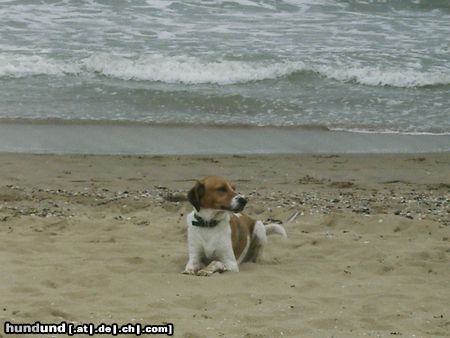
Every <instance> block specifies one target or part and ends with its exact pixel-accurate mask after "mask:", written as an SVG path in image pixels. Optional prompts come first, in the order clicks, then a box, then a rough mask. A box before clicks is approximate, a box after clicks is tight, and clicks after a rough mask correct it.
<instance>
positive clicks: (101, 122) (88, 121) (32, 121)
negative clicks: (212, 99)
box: [0, 117, 450, 136]
mask: <svg viewBox="0 0 450 338" xmlns="http://www.w3.org/2000/svg"><path fill="white" fill-rule="evenodd" d="M2 124H9V125H82V126H130V127H132V126H134V127H167V128H198V127H202V128H220V129H223V128H230V129H236V128H238V129H241V128H248V129H254V128H257V129H264V128H275V129H298V130H305V131H312V132H313V131H317V132H342V133H356V134H396V135H417V136H427V135H428V136H450V131H443V130H437V129H434V130H417V129H408V130H406V129H401V128H400V129H397V130H396V129H392V128H385V127H379V128H374V127H362V126H359V127H351V126H347V127H344V126H336V125H330V124H327V123H303V124H288V125H273V124H259V123H251V122H247V123H244V122H241V123H239V122H234V123H233V122H213V121H204V122H200V121H196V122H188V121H160V122H158V121H145V120H130V119H95V118H77V119H73V118H68V117H67V118H63V117H51V118H34V117H29V118H25V117H8V118H3V117H0V125H2Z"/></svg>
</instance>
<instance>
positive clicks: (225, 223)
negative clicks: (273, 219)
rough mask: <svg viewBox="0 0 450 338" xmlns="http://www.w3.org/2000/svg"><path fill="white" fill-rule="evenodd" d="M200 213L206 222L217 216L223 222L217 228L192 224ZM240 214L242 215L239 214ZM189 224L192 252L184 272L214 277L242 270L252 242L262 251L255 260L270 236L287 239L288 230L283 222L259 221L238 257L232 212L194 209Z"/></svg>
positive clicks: (189, 249) (189, 217) (216, 218)
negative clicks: (216, 272)
mask: <svg viewBox="0 0 450 338" xmlns="http://www.w3.org/2000/svg"><path fill="white" fill-rule="evenodd" d="M195 213H197V215H199V216H200V217H201V218H203V219H204V220H205V221H209V220H211V219H215V220H217V221H219V223H218V224H217V225H216V226H214V227H211V228H209V227H198V226H194V225H192V221H193V220H194V214H195ZM235 215H236V216H237V217H240V216H241V214H235ZM187 225H188V251H189V260H188V262H187V264H186V268H185V269H184V272H183V273H186V274H191V275H196V274H197V275H200V276H210V275H211V274H213V273H214V272H215V271H233V272H238V271H239V264H240V263H241V262H242V261H243V260H244V258H245V257H246V255H247V253H248V250H249V248H250V245H251V243H252V242H255V244H256V245H258V247H259V250H256V256H255V257H253V260H254V261H255V260H256V259H257V258H258V256H259V255H260V254H261V252H262V248H263V246H264V244H265V243H266V242H267V235H271V234H278V235H281V236H282V237H284V238H286V237H287V235H286V231H285V230H284V228H283V227H282V226H281V225H279V224H268V225H264V224H263V223H262V222H261V221H257V222H256V224H255V228H254V230H253V233H252V234H251V236H252V237H251V239H250V238H247V244H246V247H245V249H244V251H243V252H242V254H241V255H240V257H239V258H238V259H237V260H236V257H235V256H234V252H233V244H232V241H231V227H230V214H229V212H228V211H223V210H214V209H201V210H200V211H199V212H196V211H192V212H191V213H189V214H188V215H187ZM205 259H206V260H207V261H208V262H210V263H209V265H208V266H207V267H205V268H204V267H203V264H202V261H204V260H205Z"/></svg>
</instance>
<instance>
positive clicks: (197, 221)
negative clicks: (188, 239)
mask: <svg viewBox="0 0 450 338" xmlns="http://www.w3.org/2000/svg"><path fill="white" fill-rule="evenodd" d="M217 224H219V221H218V220H216V219H214V218H213V219H211V220H209V221H206V220H205V219H203V218H202V217H200V216H199V215H197V214H194V220H193V221H192V225H194V226H196V227H200V228H214V227H215V226H216V225H217Z"/></svg>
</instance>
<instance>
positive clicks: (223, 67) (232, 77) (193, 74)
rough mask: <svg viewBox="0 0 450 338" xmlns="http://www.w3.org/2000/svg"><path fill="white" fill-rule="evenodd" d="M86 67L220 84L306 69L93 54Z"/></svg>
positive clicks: (147, 77) (118, 73) (144, 78)
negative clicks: (135, 58)
mask: <svg viewBox="0 0 450 338" xmlns="http://www.w3.org/2000/svg"><path fill="white" fill-rule="evenodd" d="M83 64H84V66H85V68H86V69H87V70H88V71H91V72H96V73H100V74H102V75H106V76H110V77H114V78H119V79H123V80H138V81H158V82H165V83H182V84H204V83H212V84H221V85H227V84H236V83H246V82H254V81H261V80H267V79H276V78H279V77H283V76H286V75H289V74H292V73H293V72H296V71H299V70H302V69H305V65H304V63H303V62H275V63H264V62H245V61H229V60H220V61H202V60H200V59H198V58H194V57H165V56H160V55H156V56H146V57H141V58H139V59H137V60H130V59H127V58H117V57H111V56H108V55H94V56H91V57H89V58H87V59H85V60H83Z"/></svg>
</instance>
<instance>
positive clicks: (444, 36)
mask: <svg viewBox="0 0 450 338" xmlns="http://www.w3.org/2000/svg"><path fill="white" fill-rule="evenodd" d="M11 121H16V122H17V121H20V122H24V121H25V122H30V123H35V122H40V121H47V122H49V121H50V122H51V123H69V124H70V123H79V122H80V121H84V123H90V122H92V123H94V122H95V123H97V124H102V123H119V124H120V123H136V124H150V125H153V124H164V125H171V126H183V125H193V126H199V125H200V126H208V125H220V126H234V125H239V126H240V125H244V126H245V125H248V126H266V127H267V126H269V127H272V126H298V127H303V128H306V129H308V128H312V129H314V128H319V129H332V130H343V131H361V132H375V133H376V132H389V133H408V134H410V133H412V134H416V133H417V134H447V135H448V134H450V1H448V0H372V1H370V0H366V1H350V0H347V1H344V0H314V1H313V0H236V1H233V0H228V1H227V0H167V1H166V0H147V1H145V0H129V1H125V0H120V1H119V0H39V1H35V0H0V123H6V122H11Z"/></svg>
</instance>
